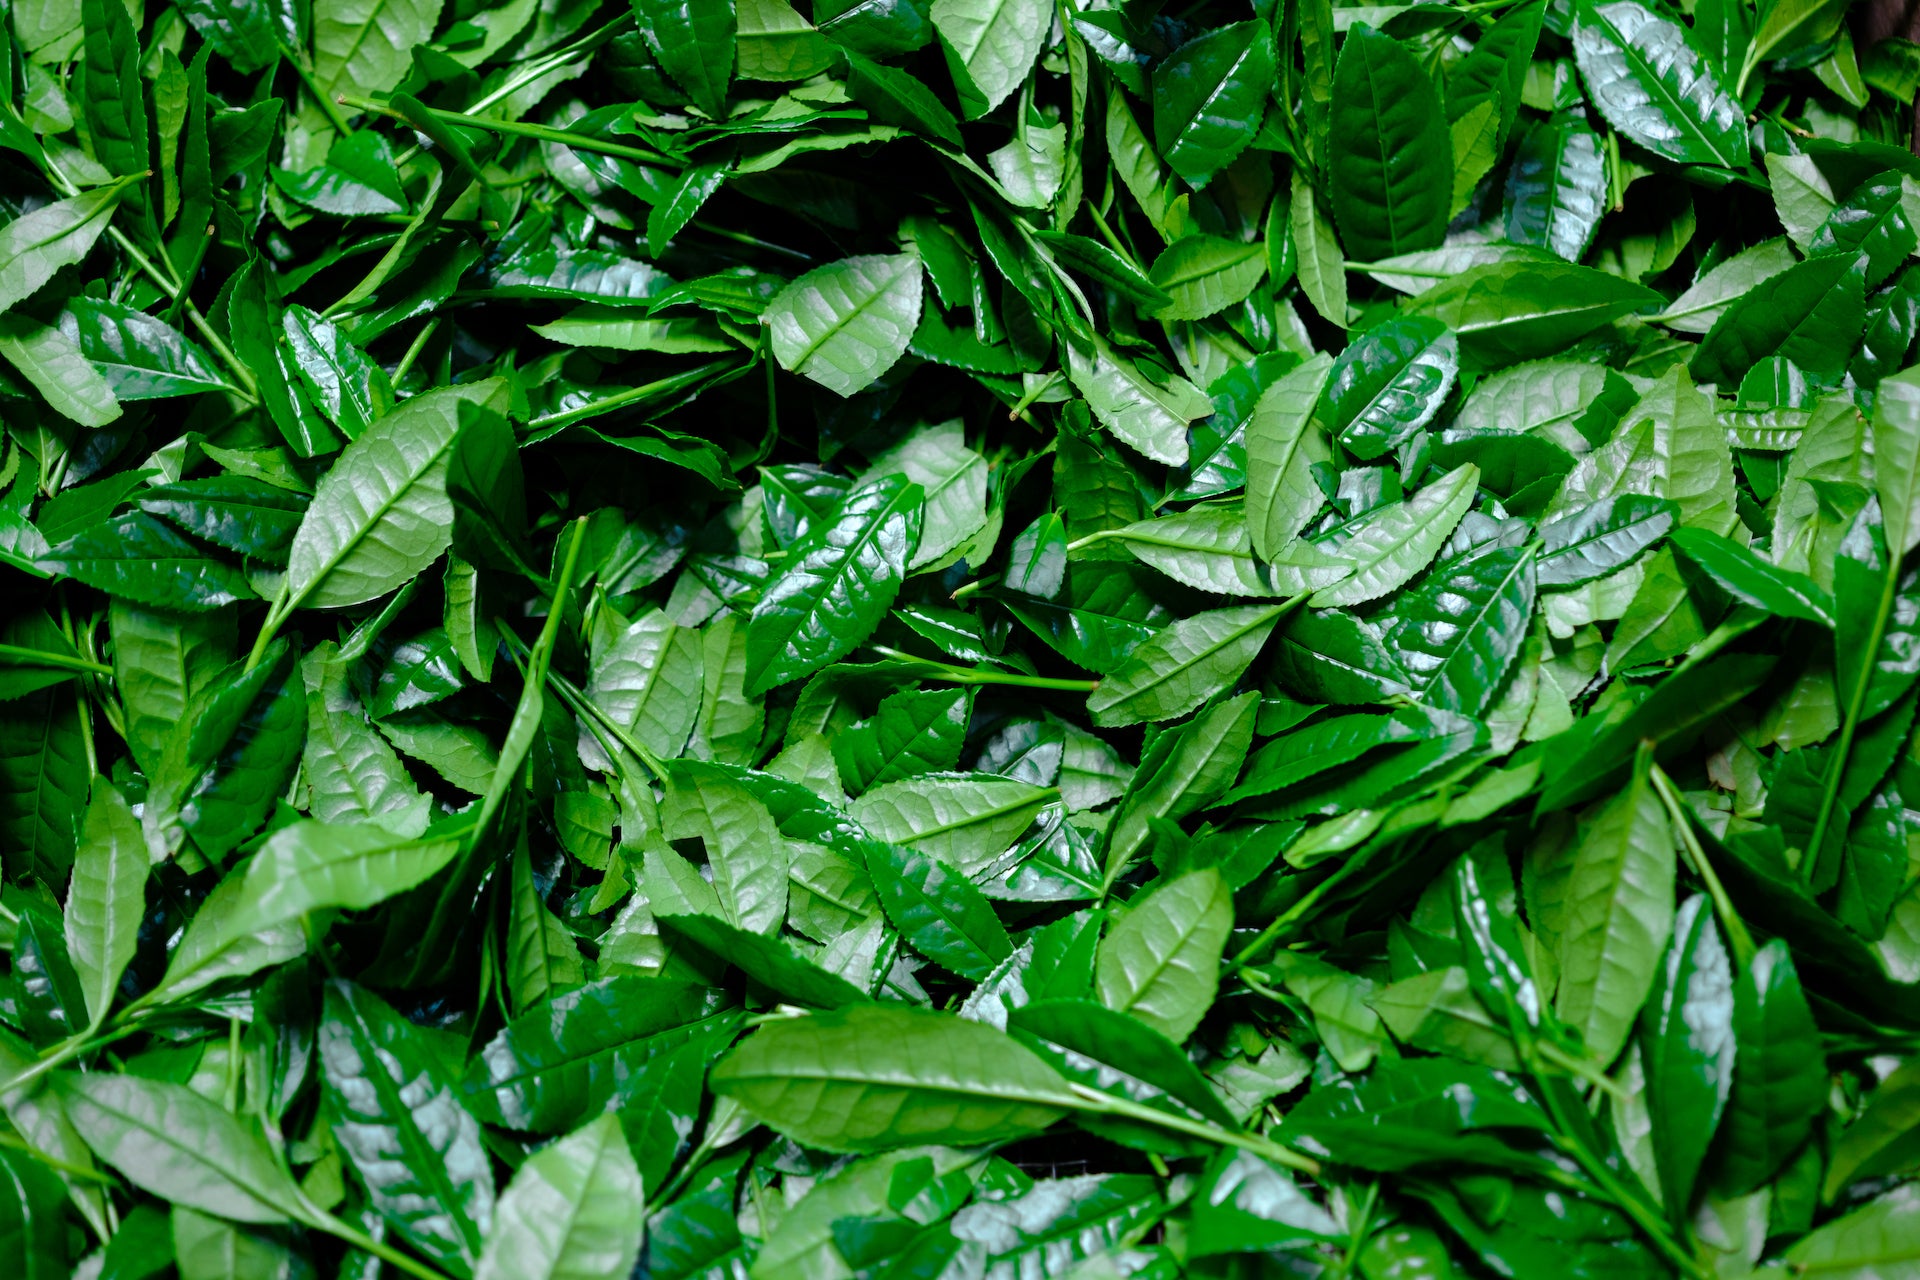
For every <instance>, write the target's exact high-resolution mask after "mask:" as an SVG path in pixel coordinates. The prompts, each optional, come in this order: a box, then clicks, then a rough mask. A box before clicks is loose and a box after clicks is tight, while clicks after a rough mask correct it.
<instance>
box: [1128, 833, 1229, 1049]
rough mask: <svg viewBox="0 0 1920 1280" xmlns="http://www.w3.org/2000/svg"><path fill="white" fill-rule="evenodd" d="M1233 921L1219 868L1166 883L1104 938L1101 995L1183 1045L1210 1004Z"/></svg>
mask: <svg viewBox="0 0 1920 1280" xmlns="http://www.w3.org/2000/svg"><path fill="white" fill-rule="evenodd" d="M1232 928H1233V895H1232V894H1231V893H1230V892H1229V891H1228V889H1227V883H1226V881H1225V880H1223V879H1221V877H1220V873H1219V872H1218V871H1217V870H1215V869H1213V868H1211V867H1209V868H1207V869H1206V870H1204V871H1196V872H1193V873H1191V874H1190V875H1184V876H1181V877H1180V878H1179V879H1177V880H1170V881H1168V882H1166V883H1165V884H1162V885H1161V886H1160V887H1158V888H1156V889H1154V890H1153V891H1152V892H1151V893H1149V894H1147V895H1146V896H1145V897H1143V898H1141V899H1140V900H1139V901H1137V902H1134V903H1132V904H1130V905H1129V908H1128V910H1127V913H1126V914H1125V915H1124V916H1121V917H1120V920H1119V922H1118V923H1117V924H1115V925H1113V926H1112V927H1111V928H1109V929H1108V930H1107V936H1106V937H1104V938H1102V939H1101V940H1100V959H1099V963H1098V964H1097V965H1096V966H1095V968H1094V990H1095V991H1096V992H1097V993H1098V995H1099V997H1100V1002H1101V1003H1102V1004H1104V1005H1106V1006H1107V1007H1108V1008H1109V1009H1117V1010H1119V1011H1120V1012H1121V1013H1130V1014H1132V1015H1133V1016H1134V1017H1136V1018H1138V1019H1140V1021H1142V1022H1144V1023H1146V1024H1147V1025H1148V1026H1150V1027H1152V1028H1154V1029H1155V1030H1156V1031H1160V1032H1163V1033H1164V1034H1165V1035H1166V1037H1167V1038H1168V1039H1169V1040H1172V1041H1173V1042H1174V1043H1176V1044H1178V1043H1179V1042H1181V1041H1183V1040H1185V1039H1186V1038H1187V1036H1188V1035H1190V1034H1191V1033H1192V1031H1193V1029H1194V1027H1195V1026H1197V1025H1199V1022H1200V1019H1201V1017H1202V1015H1204V1014H1205V1013H1206V1011H1207V1008H1208V1006H1209V1005H1211V1004H1212V1003H1213V995H1214V989H1215V987H1217V986H1218V985H1219V981H1220V956H1221V953H1222V952H1223V951H1224V950H1225V949H1226V944H1227V934H1228V933H1229V932H1230V931H1231V930H1232Z"/></svg>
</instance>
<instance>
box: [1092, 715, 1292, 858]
mask: <svg viewBox="0 0 1920 1280" xmlns="http://www.w3.org/2000/svg"><path fill="white" fill-rule="evenodd" d="M1258 709H1259V697H1258V696H1257V695H1256V694H1254V693H1251V692H1249V693H1243V694H1241V695H1240V696H1239V697H1237V698H1229V699H1227V700H1226V701H1224V702H1221V703H1220V704H1218V705H1217V706H1213V707H1209V708H1207V709H1206V710H1205V711H1202V712H1201V713H1200V714H1199V715H1197V716H1195V717H1194V718H1193V719H1192V720H1191V721H1189V722H1188V723H1186V724H1184V725H1181V726H1180V727H1179V728H1178V729H1175V730H1173V731H1171V732H1169V733H1166V734H1164V735H1162V736H1161V737H1160V738H1158V739H1157V740H1156V741H1155V743H1154V746H1153V748H1152V749H1151V750H1150V751H1148V752H1147V753H1146V754H1145V755H1144V756H1143V757H1142V759H1141V761H1140V767H1139V769H1137V770H1136V771H1135V772H1134V775H1133V780H1132V782H1131V783H1130V784H1129V785H1128V787H1127V789H1126V791H1125V793H1124V794H1123V797H1122V799H1121V802H1120V808H1119V810H1118V812H1117V813H1116V814H1115V815H1114V819H1113V824H1112V826H1111V827H1110V828H1109V832H1108V836H1107V852H1106V867H1107V878H1108V880H1109V881H1112V880H1115V879H1118V878H1119V876H1120V874H1121V873H1122V871H1124V870H1125V868H1126V866H1127V864H1128V863H1129V862H1131V861H1132V860H1133V857H1134V855H1135V854H1136V853H1138V852H1139V851H1140V849H1141V848H1143V847H1144V846H1145V845H1146V843H1147V841H1148V839H1149V838H1150V837H1151V835H1152V832H1153V825H1154V823H1155V822H1156V821H1178V820H1179V819H1181V818H1184V817H1186V816H1187V815H1188V814H1191V813H1195V812H1197V811H1199V810H1200V809H1203V808H1205V807H1206V806H1207V805H1208V804H1209V803H1210V802H1211V801H1213V800H1214V799H1216V798H1217V797H1218V796H1219V795H1220V794H1221V793H1222V792H1223V791H1225V790H1226V789H1227V788H1228V787H1229V786H1231V785H1232V784H1233V780H1234V778H1235V777H1236V776H1237V775H1238V774H1239V772H1240V766H1241V764H1242V763H1243V762H1244V761H1245V760H1246V758H1247V748H1248V747H1250V746H1252V745H1253V732H1254V724H1255V720H1256V716H1257V713H1258Z"/></svg>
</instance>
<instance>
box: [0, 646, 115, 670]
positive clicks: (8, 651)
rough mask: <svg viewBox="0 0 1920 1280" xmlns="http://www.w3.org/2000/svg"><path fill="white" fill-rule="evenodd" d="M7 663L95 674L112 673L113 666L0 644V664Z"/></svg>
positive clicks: (70, 656) (68, 655) (42, 650)
mask: <svg viewBox="0 0 1920 1280" xmlns="http://www.w3.org/2000/svg"><path fill="white" fill-rule="evenodd" d="M9 663H11V664H17V665H19V666H23V667H61V668H63V669H66V670H69V671H86V672H91V673H92V674H94V675H97V676H110V675H112V674H113V668H112V667H110V666H108V665H107V664H106V663H104V662H92V661H89V660H88V659H86V658H79V657H74V656H72V655H70V654H65V653H50V652H48V651H47V650H45V649H29V648H26V647H25V646H23V645H17V644H0V664H9Z"/></svg>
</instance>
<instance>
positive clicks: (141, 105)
mask: <svg viewBox="0 0 1920 1280" xmlns="http://www.w3.org/2000/svg"><path fill="white" fill-rule="evenodd" d="M80 19H81V23H82V25H83V27H84V28H85V30H86V41H85V45H84V48H83V56H82V57H81V59H80V66H79V68H78V70H79V72H80V83H79V95H78V96H79V105H80V106H81V108H82V113H81V114H82V118H83V119H84V120H85V121H86V126H87V134H88V138H89V141H91V143H92V144H93V145H92V150H93V153H94V157H95V158H96V159H98V160H99V161H100V163H101V164H102V165H103V166H105V168H106V169H107V171H108V172H109V173H112V174H116V175H119V176H122V177H136V178H137V177H140V176H144V175H145V174H147V173H148V172H149V171H150V169H151V168H152V163H151V155H152V152H151V150H150V147H149V143H148V137H149V133H148V126H147V103H146V94H145V93H144V92H143V91H142V88H141V84H140V73H139V68H140V34H139V32H138V31H137V30H136V28H135V22H134V19H133V17H132V15H130V14H129V13H128V12H127V11H126V9H124V8H120V9H116V8H114V7H113V5H111V4H109V3H106V2H105V0H81V4H80ZM122 198H123V199H124V200H125V201H126V205H127V211H128V213H129V214H131V215H133V219H132V220H133V221H134V222H135V224H136V226H137V227H138V228H139V234H140V238H141V239H143V240H149V241H150V240H152V239H153V237H154V228H153V210H152V206H151V202H150V200H149V198H148V195H147V190H146V188H145V187H143V186H142V185H140V183H139V182H138V181H135V182H133V183H129V184H128V185H127V186H126V188H125V191H124V195H123V197H122ZM9 305H10V304H9Z"/></svg>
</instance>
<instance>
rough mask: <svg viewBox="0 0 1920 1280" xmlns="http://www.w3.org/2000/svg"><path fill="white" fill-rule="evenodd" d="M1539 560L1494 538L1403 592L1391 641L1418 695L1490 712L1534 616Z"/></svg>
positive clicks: (1454, 707) (1475, 712)
mask: <svg viewBox="0 0 1920 1280" xmlns="http://www.w3.org/2000/svg"><path fill="white" fill-rule="evenodd" d="M1535 580H1536V571H1535V559H1534V555H1533V553H1532V552H1530V551H1526V550H1522V549H1519V548H1514V547H1502V546H1499V545H1498V544H1492V545H1488V546H1485V547H1481V548H1478V549H1476V550H1475V551H1472V552H1470V553H1468V554H1467V555H1465V556H1462V557H1459V558H1457V559H1451V560H1446V561H1443V562H1442V563H1441V564H1440V565H1438V566H1436V568H1435V570H1434V573H1433V575H1432V577H1431V579H1430V580H1429V581H1427V582H1425V583H1424V584H1423V585H1422V586H1421V587H1419V588H1418V589H1417V590H1415V591H1412V592H1409V593H1408V594H1407V595H1406V596H1405V597H1403V598H1402V600H1401V602H1400V604H1399V606H1398V608H1397V609H1396V610H1395V612H1396V613H1397V614H1398V625H1397V627H1396V628H1395V629H1394V631H1393V632H1392V633H1390V635H1389V637H1388V639H1389V642H1390V643H1392V644H1394V646H1395V648H1396V650H1397V653H1398V656H1399V658H1400V662H1401V665H1402V667H1403V668H1404V670H1405V671H1406V672H1407V674H1408V676H1410V677H1411V683H1412V684H1413V686H1414V688H1415V689H1416V690H1417V691H1418V692H1417V694H1416V696H1417V697H1418V698H1419V700H1420V701H1422V702H1425V703H1427V704H1428V705H1430V706H1436V707H1445V708H1446V709H1447V710H1449V711H1458V712H1461V713H1462V714H1464V715H1469V716H1480V715H1484V714H1485V712H1486V710H1487V708H1488V707H1489V706H1490V705H1491V704H1492V702H1493V699H1494V695H1495V694H1497V693H1498V692H1499V690H1500V687H1501V685H1502V683H1503V682H1504V681H1505V679H1506V676H1507V672H1508V671H1509V670H1510V669H1511V668H1512V666H1513V662H1514V659H1515V658H1516V657H1518V656H1519V653H1520V647H1521V645H1522V644H1523V643H1524V642H1525V640H1526V635H1527V624H1528V622H1529V621H1530V620H1531V619H1532V617H1533V601H1534V587H1535Z"/></svg>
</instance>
